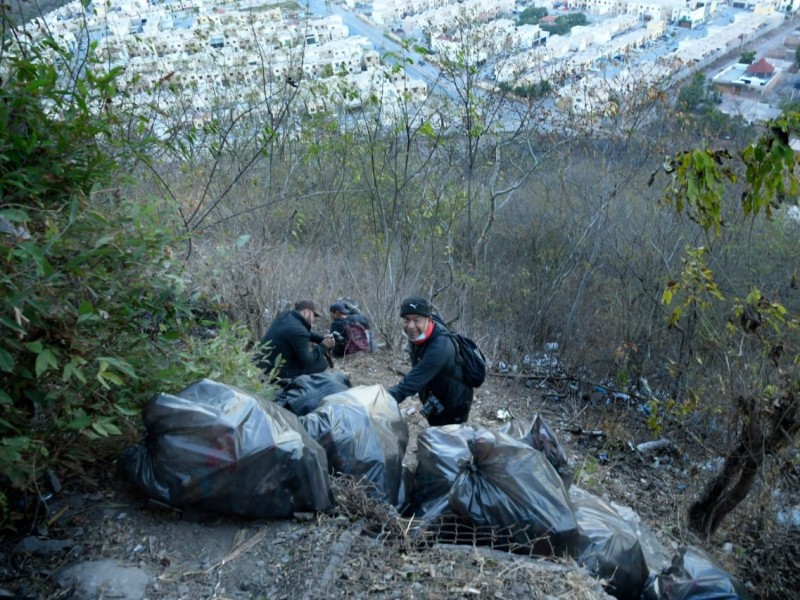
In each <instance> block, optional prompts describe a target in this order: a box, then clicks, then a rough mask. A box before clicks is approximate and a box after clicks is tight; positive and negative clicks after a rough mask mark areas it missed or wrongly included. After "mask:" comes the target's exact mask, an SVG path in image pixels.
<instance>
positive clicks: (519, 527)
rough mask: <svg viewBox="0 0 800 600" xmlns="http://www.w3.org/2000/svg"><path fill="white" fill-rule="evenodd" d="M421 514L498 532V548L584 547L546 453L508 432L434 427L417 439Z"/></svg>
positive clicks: (542, 551) (555, 550)
mask: <svg viewBox="0 0 800 600" xmlns="http://www.w3.org/2000/svg"><path fill="white" fill-rule="evenodd" d="M417 456H418V460H419V462H418V465H417V471H416V473H417V477H416V484H417V493H418V497H419V502H418V506H419V508H420V509H421V510H422V512H424V513H426V514H428V513H430V514H433V513H436V512H439V513H440V514H446V512H447V511H448V510H449V511H452V513H453V514H455V515H457V516H458V517H461V518H462V519H464V520H465V521H467V522H468V523H471V524H472V525H474V526H475V527H477V528H481V529H485V528H490V529H491V530H492V531H494V533H495V538H494V541H493V544H494V546H495V547H507V548H509V549H512V550H516V551H525V552H529V553H534V554H539V555H551V554H556V555H562V554H565V553H567V554H573V553H574V552H575V551H576V550H577V549H578V548H580V547H582V546H583V545H584V540H583V538H582V536H581V533H580V530H579V528H578V523H577V520H576V519H575V515H574V514H573V512H572V504H571V502H570V500H569V495H568V494H567V490H566V488H565V487H564V484H563V482H562V481H561V478H560V477H559V476H558V473H556V471H555V469H553V467H552V466H551V465H550V463H549V462H548V461H547V459H546V458H545V456H544V455H543V454H542V453H541V452H539V451H537V450H534V449H533V448H531V447H530V446H527V445H525V444H523V443H522V442H519V441H517V440H515V439H513V438H511V437H510V436H508V435H505V434H503V433H495V432H491V431H488V430H486V429H478V430H472V429H471V428H469V427H465V426H453V425H448V426H445V427H431V428H429V429H426V430H425V431H424V432H423V433H422V434H420V437H419V440H418V443H417Z"/></svg>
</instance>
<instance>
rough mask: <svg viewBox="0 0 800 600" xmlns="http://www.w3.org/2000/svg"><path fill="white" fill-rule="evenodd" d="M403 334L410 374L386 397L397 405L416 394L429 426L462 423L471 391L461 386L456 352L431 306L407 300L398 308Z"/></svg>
mask: <svg viewBox="0 0 800 600" xmlns="http://www.w3.org/2000/svg"><path fill="white" fill-rule="evenodd" d="M400 317H401V318H402V319H403V324H402V328H403V334H404V335H405V336H406V337H407V338H408V350H409V354H410V355H411V371H409V373H408V374H407V375H406V376H405V377H403V378H402V379H401V380H400V382H399V383H398V384H397V385H393V386H392V387H390V388H389V393H390V394H391V395H392V396H393V397H394V399H395V400H396V401H397V402H398V403H400V402H402V401H403V400H405V399H406V398H408V397H409V396H413V395H414V394H419V398H420V400H421V401H422V409H421V410H420V414H422V416H424V417H425V418H426V419H428V423H429V424H431V425H450V424H452V423H465V422H466V421H467V418H468V417H469V411H470V408H471V407H472V388H471V387H470V386H468V385H467V384H466V383H464V378H463V373H462V369H461V363H460V361H459V360H458V350H457V348H456V345H455V343H454V341H453V340H452V338H450V337H449V336H448V335H447V334H448V333H449V332H448V330H447V328H446V327H445V325H444V324H443V322H442V321H441V319H434V316H433V308H432V307H431V305H430V303H429V302H428V301H427V300H425V298H422V297H420V296H410V297H408V298H406V299H405V300H403V302H402V304H401V305H400Z"/></svg>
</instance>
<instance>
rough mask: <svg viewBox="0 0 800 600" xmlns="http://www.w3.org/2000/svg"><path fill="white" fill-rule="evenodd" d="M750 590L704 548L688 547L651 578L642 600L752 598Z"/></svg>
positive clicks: (679, 551)
mask: <svg viewBox="0 0 800 600" xmlns="http://www.w3.org/2000/svg"><path fill="white" fill-rule="evenodd" d="M751 598H752V596H751V595H750V593H749V592H748V591H747V589H746V588H745V587H744V585H742V584H741V583H740V582H739V581H738V580H737V579H736V578H734V577H733V576H732V575H731V574H730V573H728V572H727V571H725V569H723V568H722V567H721V566H720V565H719V564H718V563H717V562H716V561H715V560H714V559H713V558H711V557H710V556H709V555H708V554H706V553H705V552H704V551H703V550H701V549H700V548H696V547H694V546H686V547H684V548H681V549H680V550H678V553H677V554H676V555H675V556H673V557H672V565H670V566H669V567H667V568H666V569H664V570H663V571H662V572H661V574H659V575H655V576H654V577H651V578H650V580H649V581H648V582H647V585H646V586H645V588H644V592H642V600H750V599H751Z"/></svg>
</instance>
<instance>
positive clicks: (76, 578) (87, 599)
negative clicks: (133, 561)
mask: <svg viewBox="0 0 800 600" xmlns="http://www.w3.org/2000/svg"><path fill="white" fill-rule="evenodd" d="M148 583H150V575H148V574H147V573H146V572H145V571H144V570H143V569H139V568H136V567H120V566H119V565H117V563H116V562H115V561H113V560H110V559H108V560H100V561H90V562H83V563H79V564H77V565H74V566H71V567H68V568H66V569H64V570H63V571H62V572H61V573H59V575H58V584H59V585H60V586H61V587H62V588H72V590H73V595H72V596H71V598H74V599H75V600H95V599H97V598H118V599H119V600H143V599H144V598H145V595H146V592H147V585H148Z"/></svg>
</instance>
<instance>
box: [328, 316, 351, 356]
mask: <svg viewBox="0 0 800 600" xmlns="http://www.w3.org/2000/svg"><path fill="white" fill-rule="evenodd" d="M331 333H336V334H338V335H335V336H333V337H334V339H336V345H335V346H334V347H333V355H334V356H335V357H337V358H341V357H342V356H344V351H345V348H347V318H346V317H339V318H337V319H334V320H333V321H331Z"/></svg>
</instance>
